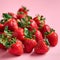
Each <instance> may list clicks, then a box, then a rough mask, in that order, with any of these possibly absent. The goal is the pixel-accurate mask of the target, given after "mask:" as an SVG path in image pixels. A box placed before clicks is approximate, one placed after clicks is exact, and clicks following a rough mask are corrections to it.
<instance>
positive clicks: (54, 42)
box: [46, 31, 58, 46]
mask: <svg viewBox="0 0 60 60" xmlns="http://www.w3.org/2000/svg"><path fill="white" fill-rule="evenodd" d="M46 37H47V38H48V40H49V43H50V46H56V45H57V43H58V35H57V33H56V32H54V31H52V32H50V33H48V34H47V35H46Z"/></svg>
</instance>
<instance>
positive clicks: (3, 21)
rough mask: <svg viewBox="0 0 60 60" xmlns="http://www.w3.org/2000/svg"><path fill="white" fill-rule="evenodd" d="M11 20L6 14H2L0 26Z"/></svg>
mask: <svg viewBox="0 0 60 60" xmlns="http://www.w3.org/2000/svg"><path fill="white" fill-rule="evenodd" d="M10 18H12V16H11V15H9V14H8V13H3V19H2V20H0V23H1V24H4V23H5V22H6V21H8V19H10Z"/></svg>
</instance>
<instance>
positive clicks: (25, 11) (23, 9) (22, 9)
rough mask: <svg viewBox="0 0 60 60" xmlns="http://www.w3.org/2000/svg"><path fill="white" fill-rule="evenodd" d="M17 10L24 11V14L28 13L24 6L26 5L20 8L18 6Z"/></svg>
mask: <svg viewBox="0 0 60 60" xmlns="http://www.w3.org/2000/svg"><path fill="white" fill-rule="evenodd" d="M18 12H24V14H26V15H27V14H28V9H27V8H26V7H24V6H23V7H22V8H20V9H19V10H18Z"/></svg>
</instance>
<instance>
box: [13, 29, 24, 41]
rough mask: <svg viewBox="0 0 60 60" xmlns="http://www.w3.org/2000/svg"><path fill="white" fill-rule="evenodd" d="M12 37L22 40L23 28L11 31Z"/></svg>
mask: <svg viewBox="0 0 60 60" xmlns="http://www.w3.org/2000/svg"><path fill="white" fill-rule="evenodd" d="M13 37H16V38H17V39H19V40H21V41H22V40H23V39H24V30H23V28H18V29H16V30H15V31H14V32H13Z"/></svg>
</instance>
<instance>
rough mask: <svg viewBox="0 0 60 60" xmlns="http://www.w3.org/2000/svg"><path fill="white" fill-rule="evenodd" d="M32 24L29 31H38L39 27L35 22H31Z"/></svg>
mask: <svg viewBox="0 0 60 60" xmlns="http://www.w3.org/2000/svg"><path fill="white" fill-rule="evenodd" d="M30 23H31V24H30V28H29V30H33V29H38V26H37V24H36V22H35V21H34V20H30Z"/></svg>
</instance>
